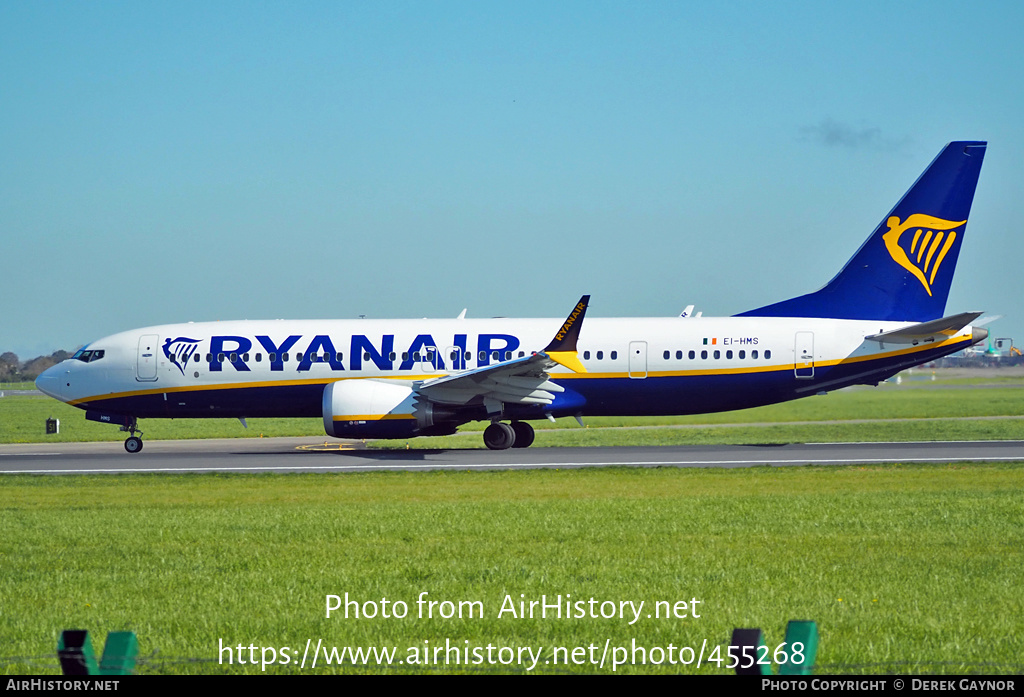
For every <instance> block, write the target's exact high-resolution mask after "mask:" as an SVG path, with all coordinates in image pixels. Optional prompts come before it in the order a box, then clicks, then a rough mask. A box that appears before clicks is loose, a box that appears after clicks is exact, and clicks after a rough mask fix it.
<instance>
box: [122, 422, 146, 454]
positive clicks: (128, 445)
mask: <svg viewBox="0 0 1024 697" xmlns="http://www.w3.org/2000/svg"><path fill="white" fill-rule="evenodd" d="M121 430H122V431H128V432H129V433H131V434H132V435H131V436H129V437H128V439H127V440H126V441H125V442H124V449H125V450H127V451H128V452H130V453H137V452H139V451H140V450H142V439H141V438H139V436H141V435H142V431H140V430H139V420H138V419H136V418H135V417H134V416H133V417H131V420H130V421H129V422H128V423H127V424H125V425H124V426H122V427H121ZM136 433H138V434H139V436H137V435H135V434H136Z"/></svg>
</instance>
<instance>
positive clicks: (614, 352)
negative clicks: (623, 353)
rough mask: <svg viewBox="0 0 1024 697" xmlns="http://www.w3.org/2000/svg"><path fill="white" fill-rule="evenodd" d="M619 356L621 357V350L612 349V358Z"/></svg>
mask: <svg viewBox="0 0 1024 697" xmlns="http://www.w3.org/2000/svg"><path fill="white" fill-rule="evenodd" d="M618 357H619V352H618V351H612V360H613V361H614V360H615V359H616V358H618Z"/></svg>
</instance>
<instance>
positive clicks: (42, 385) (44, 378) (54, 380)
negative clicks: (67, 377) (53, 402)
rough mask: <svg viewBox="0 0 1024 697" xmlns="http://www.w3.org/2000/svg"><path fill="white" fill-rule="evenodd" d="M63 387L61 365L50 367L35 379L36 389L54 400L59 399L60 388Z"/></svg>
mask: <svg viewBox="0 0 1024 697" xmlns="http://www.w3.org/2000/svg"><path fill="white" fill-rule="evenodd" d="M63 386H64V369H63V368H62V367H61V364H59V363H58V364H57V365H54V366H50V367H49V368H47V369H46V370H44V371H43V372H42V373H40V374H39V377H37V378H36V389H37V390H39V391H40V392H42V393H43V394H45V395H47V396H49V397H53V398H54V399H60V400H61V401H63V398H62V397H61V388H62V387H63Z"/></svg>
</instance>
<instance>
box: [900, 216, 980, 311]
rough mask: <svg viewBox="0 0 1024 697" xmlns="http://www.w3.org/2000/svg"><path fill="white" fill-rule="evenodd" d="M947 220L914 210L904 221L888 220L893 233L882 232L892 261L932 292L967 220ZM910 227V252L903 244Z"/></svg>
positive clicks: (929, 293)
mask: <svg viewBox="0 0 1024 697" xmlns="http://www.w3.org/2000/svg"><path fill="white" fill-rule="evenodd" d="M966 222H967V221H966V220H961V221H960V222H959V223H956V222H953V221H952V220H943V219H942V218H936V217H934V216H931V215H925V214H924V213H914V214H913V215H909V216H907V219H906V220H905V221H903V223H902V224H901V223H900V219H899V218H898V217H896V216H895V215H894V216H892V217H891V218H889V220H888V221H886V224H887V225H888V226H889V232H887V233H885V234H884V235H882V239H883V240H885V248H886V249H888V250H889V255H890V256H892V260H893V261H895V262H896V263H897V264H899V265H900V266H902V267H903V268H905V269H906V270H907V271H909V272H910V273H912V274H914V276H915V277H916V278H917V280H919V281H920V282H921V285H923V286H924V289H925V290H926V291H928V295H931V294H932V283H934V282H935V274H936V273H938V271H939V267H940V266H941V265H942V260H943V259H945V258H946V253H947V252H949V250H950V248H951V247H952V246H953V243H954V242H956V237H957V235H956V229H957V228H958V227H960V226H961V225H963V224H964V223H966ZM909 230H913V231H914V236H913V238H912V239H911V241H910V253H909V254H907V250H906V249H904V248H903V247H901V246H900V236H901V235H903V233H904V232H907V231H909Z"/></svg>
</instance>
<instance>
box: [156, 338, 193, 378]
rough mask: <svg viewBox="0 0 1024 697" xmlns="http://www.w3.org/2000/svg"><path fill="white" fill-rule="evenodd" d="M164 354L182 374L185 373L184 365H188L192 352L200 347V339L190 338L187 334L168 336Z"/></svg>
mask: <svg viewBox="0 0 1024 697" xmlns="http://www.w3.org/2000/svg"><path fill="white" fill-rule="evenodd" d="M162 348H163V350H164V355H165V356H167V358H168V360H170V361H171V362H172V363H173V364H174V365H175V366H177V368H178V370H180V371H181V374H182V375H184V374H185V368H184V366H186V365H188V362H189V359H191V358H192V354H194V353H195V352H196V349H197V348H199V339H189V338H188V337H187V336H179V337H176V338H174V339H171V338H170V337H168V338H167V339H166V340H165V341H164V345H163V347H162Z"/></svg>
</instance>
